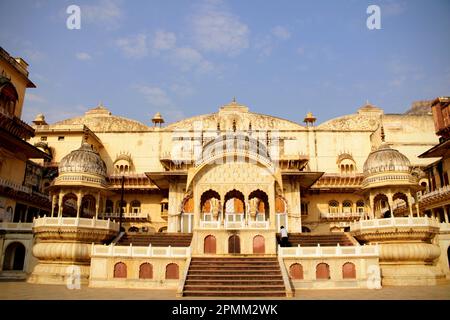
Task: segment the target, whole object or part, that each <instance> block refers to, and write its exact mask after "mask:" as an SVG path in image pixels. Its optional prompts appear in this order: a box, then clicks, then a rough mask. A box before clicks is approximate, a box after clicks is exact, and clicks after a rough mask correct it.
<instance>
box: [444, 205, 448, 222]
mask: <svg viewBox="0 0 450 320" xmlns="http://www.w3.org/2000/svg"><path fill="white" fill-rule="evenodd" d="M444 219H445V223H448V208H447V207H446V206H444Z"/></svg>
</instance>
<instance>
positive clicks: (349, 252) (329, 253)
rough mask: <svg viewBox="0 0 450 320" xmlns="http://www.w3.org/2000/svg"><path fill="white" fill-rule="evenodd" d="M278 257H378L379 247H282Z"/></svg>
mask: <svg viewBox="0 0 450 320" xmlns="http://www.w3.org/2000/svg"><path fill="white" fill-rule="evenodd" d="M278 255H279V256H281V257H283V258H299V257H300V258H330V257H334V258H340V257H378V256H379V255H380V248H379V246H378V245H368V246H344V247H341V246H339V245H337V246H335V247H321V246H320V245H317V247H301V246H300V245H298V246H297V247H281V246H278Z"/></svg>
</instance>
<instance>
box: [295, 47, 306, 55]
mask: <svg viewBox="0 0 450 320" xmlns="http://www.w3.org/2000/svg"><path fill="white" fill-rule="evenodd" d="M304 53H305V48H303V47H298V48H297V54H299V55H303V54H304Z"/></svg>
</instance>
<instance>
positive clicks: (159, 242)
mask: <svg viewBox="0 0 450 320" xmlns="http://www.w3.org/2000/svg"><path fill="white" fill-rule="evenodd" d="M191 240H192V233H151V234H128V233H125V234H124V235H123V236H122V238H120V239H119V241H118V242H117V245H120V246H129V245H130V243H132V244H133V246H148V245H149V244H151V245H152V246H155V247H167V246H172V247H189V246H190V245H191Z"/></svg>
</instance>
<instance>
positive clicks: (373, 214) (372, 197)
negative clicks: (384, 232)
mask: <svg viewBox="0 0 450 320" xmlns="http://www.w3.org/2000/svg"><path fill="white" fill-rule="evenodd" d="M374 198H375V197H374V196H373V195H372V192H370V194H369V215H370V218H371V219H375V207H374V203H373V200H374ZM369 220H370V219H369Z"/></svg>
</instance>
